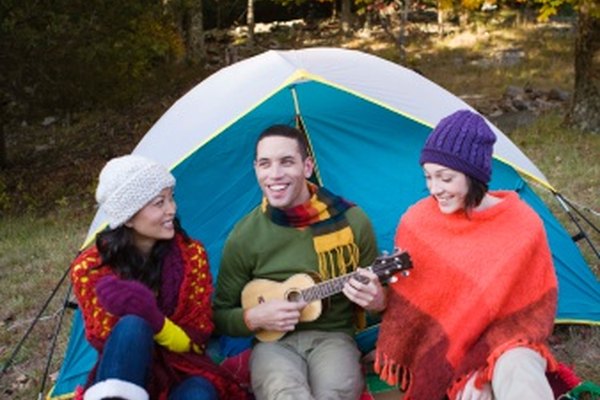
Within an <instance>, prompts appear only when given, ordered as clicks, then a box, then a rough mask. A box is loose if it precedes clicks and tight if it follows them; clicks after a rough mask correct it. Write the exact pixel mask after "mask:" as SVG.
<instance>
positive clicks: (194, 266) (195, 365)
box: [71, 235, 246, 399]
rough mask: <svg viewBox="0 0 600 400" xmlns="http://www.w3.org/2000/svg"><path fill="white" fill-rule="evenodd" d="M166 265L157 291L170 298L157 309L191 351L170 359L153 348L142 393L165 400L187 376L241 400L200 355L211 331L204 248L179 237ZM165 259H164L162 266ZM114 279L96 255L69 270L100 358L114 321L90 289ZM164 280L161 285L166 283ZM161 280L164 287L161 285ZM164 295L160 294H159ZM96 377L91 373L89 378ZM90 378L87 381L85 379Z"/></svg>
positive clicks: (86, 253) (95, 252) (223, 396)
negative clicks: (179, 331) (149, 373)
mask: <svg viewBox="0 0 600 400" xmlns="http://www.w3.org/2000/svg"><path fill="white" fill-rule="evenodd" d="M174 241H175V243H174V246H173V247H172V248H171V252H175V253H173V254H175V257H174V258H173V254H171V257H170V260H172V261H171V262H169V263H167V262H166V261H165V263H164V265H163V273H162V279H163V282H162V283H161V291H162V292H168V293H169V295H170V296H173V297H174V298H175V299H176V301H173V298H170V299H165V300H163V301H160V298H159V302H158V303H159V307H160V308H161V311H163V312H164V313H165V315H166V316H167V317H168V318H169V319H170V320H171V321H173V322H174V323H175V324H177V325H179V326H180V327H181V328H183V329H184V330H185V331H186V333H187V334H188V336H189V337H190V338H191V339H192V342H193V346H192V348H193V349H194V350H195V351H192V352H188V353H175V352H172V351H169V350H167V349H166V348H164V347H162V346H159V345H156V346H155V355H154V364H153V370H152V372H153V376H152V378H151V379H149V382H150V383H149V386H148V387H147V388H146V389H147V390H148V392H149V393H150V398H152V399H155V398H160V399H163V398H164V399H166V395H167V394H168V391H169V388H170V387H171V386H172V385H173V384H175V383H176V382H179V381H181V380H182V379H184V378H185V377H188V376H202V377H204V378H206V379H208V380H209V381H211V382H212V383H213V385H215V388H216V389H217V392H218V393H219V398H221V399H238V398H240V399H244V398H245V396H246V393H245V392H244V391H243V390H242V389H240V387H239V386H238V385H237V383H235V382H234V381H233V380H232V377H231V376H230V375H229V374H228V373H227V372H226V371H224V370H223V369H222V368H220V367H219V366H218V365H216V364H214V363H213V362H212V361H211V360H210V358H209V357H208V356H206V355H205V354H204V350H205V346H206V342H207V341H208V339H209V337H210V335H211V333H212V332H213V329H214V324H213V321H212V300H211V295H212V292H213V286H212V277H211V274H210V269H209V265H208V260H207V257H206V252H205V250H204V247H203V246H202V245H201V244H200V243H199V242H197V241H194V240H189V241H186V240H184V239H183V237H181V236H180V235H177V236H176V237H175V239H174ZM167 258H169V256H167V257H165V260H167ZM111 274H113V272H112V269H111V268H110V267H109V266H106V265H103V266H101V257H100V254H99V252H98V249H97V248H96V247H95V246H93V247H91V248H89V249H87V250H85V251H83V252H82V253H81V254H80V255H79V256H78V257H77V258H76V259H75V261H74V262H73V264H72V266H71V280H72V282H73V288H74V293H75V296H76V297H77V300H78V302H79V306H80V307H81V311H82V314H83V319H84V323H85V335H86V338H87V339H88V341H89V342H90V343H91V344H92V346H94V347H95V348H96V349H97V350H98V351H99V352H100V353H102V349H103V347H104V343H105V342H106V339H107V338H108V336H109V335H110V332H111V330H112V329H113V327H114V325H115V324H116V322H117V321H118V317H116V316H114V315H112V314H110V313H109V312H108V311H107V310H105V309H104V308H103V307H102V306H101V305H100V303H99V302H98V299H97V297H96V290H95V286H96V283H97V282H98V280H99V279H100V278H102V277H104V276H107V275H111ZM165 278H166V279H165ZM165 280H168V281H169V282H167V283H165ZM165 288H167V289H169V290H163V289H165ZM94 372H95V371H92V372H91V375H93V374H94ZM90 378H92V377H90Z"/></svg>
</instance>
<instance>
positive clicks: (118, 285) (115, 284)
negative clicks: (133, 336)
mask: <svg viewBox="0 0 600 400" xmlns="http://www.w3.org/2000/svg"><path fill="white" fill-rule="evenodd" d="M96 293H97V295H98V301H100V304H101V305H102V307H104V308H105V309H106V310H107V311H108V312H109V313H111V314H113V315H116V316H117V317H122V316H124V315H128V314H130V315H137V316H138V317H140V318H143V319H145V320H146V321H147V322H148V323H149V324H150V326H151V327H152V330H153V331H154V333H158V332H159V331H160V330H161V329H162V327H163V324H164V322H165V316H164V315H163V314H162V313H161V312H160V310H159V309H158V306H157V304H156V297H155V296H154V294H153V293H152V291H151V290H150V289H149V288H148V287H147V286H146V285H144V284H143V283H141V282H138V281H127V280H123V279H118V278H116V277H114V276H110V275H109V276H105V277H104V278H101V279H100V280H99V281H98V283H97V284H96Z"/></svg>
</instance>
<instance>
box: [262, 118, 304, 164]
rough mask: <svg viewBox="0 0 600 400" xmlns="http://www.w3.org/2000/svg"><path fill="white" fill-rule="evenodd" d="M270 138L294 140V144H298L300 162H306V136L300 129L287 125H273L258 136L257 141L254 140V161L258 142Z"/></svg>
mask: <svg viewBox="0 0 600 400" xmlns="http://www.w3.org/2000/svg"><path fill="white" fill-rule="evenodd" d="M271 136H283V137H286V138H289V139H294V140H295V141H296V143H298V150H299V151H300V156H301V157H302V160H306V157H308V140H307V139H306V135H304V133H302V131H300V129H296V128H293V127H291V126H287V125H273V126H271V127H269V128H267V129H265V130H264V131H263V132H262V133H261V134H260V135H259V136H258V139H256V144H255V145H254V159H256V154H257V150H258V143H260V141H261V140H263V139H264V138H266V137H271Z"/></svg>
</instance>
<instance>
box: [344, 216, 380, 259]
mask: <svg viewBox="0 0 600 400" xmlns="http://www.w3.org/2000/svg"><path fill="white" fill-rule="evenodd" d="M348 212H349V213H350V214H349V221H350V224H351V225H352V230H353V232H354V235H355V240H356V243H357V245H358V248H359V250H360V262H359V265H360V266H361V267H365V266H368V265H371V264H372V263H373V261H375V259H376V258H377V256H378V255H379V249H378V248H377V239H376V237H375V231H374V229H373V225H372V224H371V220H370V219H369V217H368V216H367V214H366V213H365V212H364V211H363V210H362V209H361V208H359V207H353V208H351V209H350V210H348Z"/></svg>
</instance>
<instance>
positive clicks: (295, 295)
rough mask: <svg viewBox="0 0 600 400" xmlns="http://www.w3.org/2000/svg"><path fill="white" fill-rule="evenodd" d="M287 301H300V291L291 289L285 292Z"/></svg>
mask: <svg viewBox="0 0 600 400" xmlns="http://www.w3.org/2000/svg"><path fill="white" fill-rule="evenodd" d="M286 298H287V300H288V301H293V302H294V303H298V302H300V301H302V293H300V292H299V291H297V290H291V291H289V292H288V293H287V296H286Z"/></svg>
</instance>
